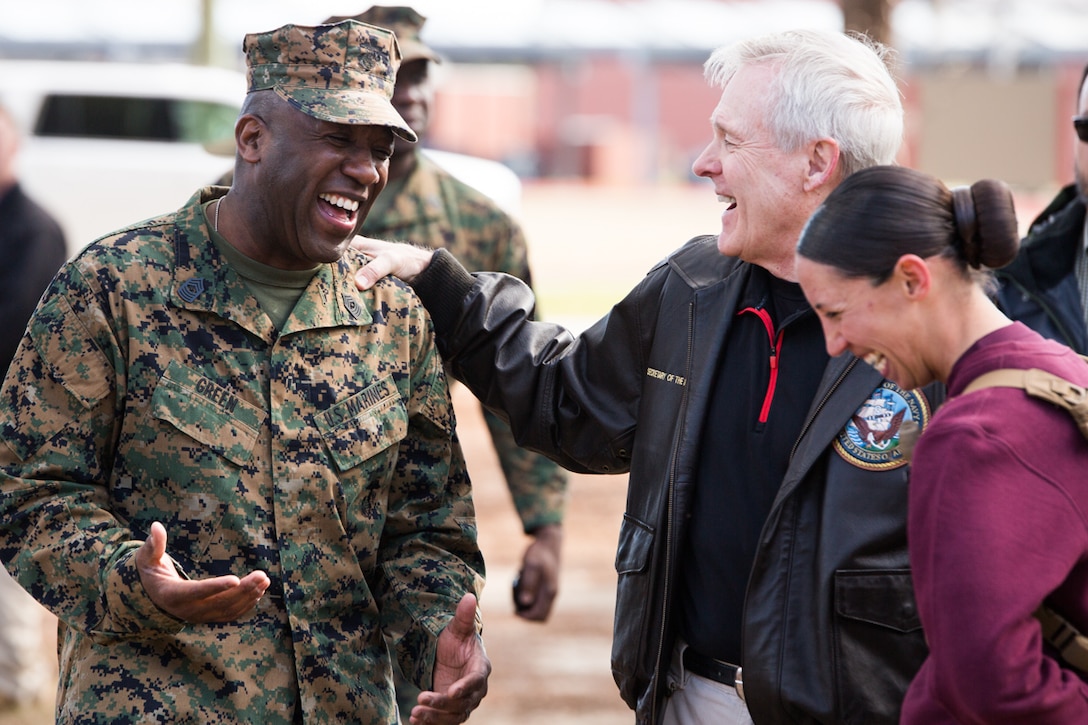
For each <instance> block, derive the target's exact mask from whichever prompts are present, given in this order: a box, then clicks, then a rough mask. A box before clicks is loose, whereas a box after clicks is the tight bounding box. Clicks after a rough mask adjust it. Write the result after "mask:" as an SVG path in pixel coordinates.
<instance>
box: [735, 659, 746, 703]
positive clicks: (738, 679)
mask: <svg viewBox="0 0 1088 725" xmlns="http://www.w3.org/2000/svg"><path fill="white" fill-rule="evenodd" d="M743 673H744V668H743V667H740V666H739V665H738V666H737V674H735V675H733V689H734V690H736V691H737V697H739V698H740V701H741V702H745V699H744V679H743V678H742V674H743Z"/></svg>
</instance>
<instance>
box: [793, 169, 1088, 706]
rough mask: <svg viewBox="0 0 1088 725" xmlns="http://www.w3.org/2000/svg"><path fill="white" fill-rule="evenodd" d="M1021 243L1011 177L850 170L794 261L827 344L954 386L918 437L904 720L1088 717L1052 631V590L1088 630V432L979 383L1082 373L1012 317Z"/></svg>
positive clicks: (1032, 402)
mask: <svg viewBox="0 0 1088 725" xmlns="http://www.w3.org/2000/svg"><path fill="white" fill-rule="evenodd" d="M1017 247H1018V234H1017V225H1016V214H1015V210H1014V206H1013V199H1012V195H1011V194H1010V192H1009V190H1008V188H1007V187H1006V186H1005V185H1004V184H1002V183H1000V182H997V181H980V182H977V183H975V184H973V185H972V186H971V187H969V188H968V187H960V188H956V189H953V190H951V191H950V190H949V189H948V188H947V187H946V186H945V185H944V184H943V183H941V182H940V181H939V180H937V179H935V178H933V177H931V176H929V175H926V174H923V173H920V172H917V171H912V170H910V169H906V168H901V167H888V166H883V167H875V168H871V169H867V170H865V171H859V172H858V173H856V174H853V175H852V176H850V177H849V178H848V179H847V180H846V181H844V182H843V183H842V184H841V185H840V186H839V187H838V188H837V189H835V191H833V192H832V193H831V194H830V195H829V197H828V198H827V199H826V200H825V201H824V203H823V205H822V206H821V208H820V209H819V210H817V212H816V213H815V214H814V215H813V217H812V219H811V220H810V222H809V224H808V226H807V227H806V228H805V231H804V233H803V234H802V235H801V240H800V242H799V244H798V248H797V252H798V258H797V275H798V277H799V279H800V283H801V286H802V289H803V290H804V292H805V296H806V297H807V298H808V300H809V302H810V303H811V304H812V306H813V308H815V309H816V311H817V312H818V314H819V316H820V320H821V322H822V323H823V327H824V332H825V336H826V339H827V348H828V352H829V353H831V354H832V355H839V354H842V353H847V352H849V353H852V354H854V355H856V356H858V357H860V358H862V359H864V360H866V361H867V362H869V363H870V364H872V365H874V366H875V367H877V368H878V369H879V370H880V372H881V373H882V374H883V375H884V376H885V377H887V378H889V379H891V380H894V381H895V382H896V383H898V384H899V385H901V386H902V387H904V388H908V389H909V388H915V387H919V386H922V385H925V384H926V383H928V382H931V381H933V380H939V381H942V382H944V383H945V384H946V385H947V387H948V394H949V399H948V401H947V402H946V403H945V404H944V405H943V406H942V407H941V409H940V410H939V411H938V412H937V413H936V415H935V416H934V418H933V421H932V423H931V424H930V425H929V427H928V428H927V429H926V433H925V435H923V436H922V437H921V439H920V440H919V441H918V444H917V447H916V448H915V451H914V458H913V464H912V473H911V490H910V508H909V516H908V527H909V528H908V530H909V542H910V557H911V564H912V567H913V572H914V578H915V592H916V596H917V599H918V607H919V612H920V615H921V619H922V625H923V628H924V630H925V633H926V637H927V641H928V643H929V646H930V654H929V657H928V659H927V660H926V662H925V664H924V665H923V666H922V669H921V670H920V671H919V673H918V675H917V677H916V678H915V680H914V682H913V683H912V685H911V687H910V690H909V692H908V694H907V699H906V702H905V704H904V706H903V713H902V722H903V723H926V724H927V725H933V724H935V723H953V722H971V723H996V722H1001V723H1086V722H1088V685H1086V684H1085V681H1084V679H1082V678H1083V677H1084V676H1085V675H1084V674H1083V673H1079V672H1078V671H1077V670H1076V669H1074V667H1073V666H1071V665H1070V664H1068V663H1067V662H1066V661H1065V660H1064V659H1063V658H1062V657H1061V656H1060V655H1059V654H1058V653H1057V651H1056V650H1055V649H1053V648H1052V647H1051V645H1049V644H1047V643H1044V640H1043V637H1042V633H1041V627H1040V623H1039V621H1038V620H1037V619H1036V618H1035V617H1034V616H1033V615H1034V613H1035V612H1036V610H1037V609H1038V608H1039V607H1040V605H1041V604H1043V603H1044V602H1046V604H1047V605H1048V606H1049V607H1051V608H1052V609H1053V610H1055V611H1057V612H1059V613H1061V614H1062V615H1064V616H1065V617H1066V618H1067V619H1068V620H1069V621H1070V622H1071V623H1072V624H1073V625H1074V626H1076V627H1077V628H1078V629H1080V630H1082V631H1084V630H1088V441H1085V440H1084V438H1083V437H1082V435H1081V433H1080V432H1079V430H1078V428H1077V426H1076V425H1075V424H1074V423H1073V419H1072V417H1071V416H1070V415H1069V413H1068V412H1066V411H1064V410H1061V409H1059V408H1058V407H1056V406H1053V405H1051V404H1049V403H1046V402H1043V401H1040V400H1038V399H1036V398H1032V397H1030V396H1028V395H1027V394H1025V392H1024V391H1023V390H1020V389H1017V388H1009V387H990V388H985V389H981V390H978V391H975V392H969V393H965V392H964V389H965V388H966V387H967V385H968V384H969V383H971V382H972V381H973V380H975V379H976V378H978V377H979V376H980V375H983V374H984V373H987V372H990V371H992V370H995V369H1000V368H1014V369H1028V368H1038V369H1041V370H1044V371H1048V372H1050V373H1054V374H1056V375H1059V376H1061V377H1063V378H1066V379H1067V380H1071V381H1073V382H1074V383H1077V384H1079V385H1082V386H1088V366H1086V365H1085V364H1084V362H1082V361H1081V360H1080V358H1078V356H1077V355H1076V354H1074V353H1073V352H1072V351H1071V350H1069V349H1068V348H1065V347H1063V346H1061V345H1059V344H1057V343H1055V342H1052V341H1049V340H1045V339H1043V338H1042V337H1040V336H1039V335H1038V334H1036V333H1034V332H1032V331H1031V330H1029V329H1028V328H1027V327H1025V326H1024V325H1022V324H1020V323H1013V322H1011V321H1010V320H1009V319H1008V318H1006V317H1005V316H1004V315H1003V314H1002V313H1001V312H1000V311H999V310H998V309H997V308H996V307H995V306H994V304H993V303H992V302H991V301H990V297H989V294H988V293H989V284H988V282H989V272H988V270H990V269H994V268H997V267H1001V266H1004V265H1005V264H1007V263H1009V262H1010V261H1012V259H1013V257H1014V256H1015V255H1016V251H1017Z"/></svg>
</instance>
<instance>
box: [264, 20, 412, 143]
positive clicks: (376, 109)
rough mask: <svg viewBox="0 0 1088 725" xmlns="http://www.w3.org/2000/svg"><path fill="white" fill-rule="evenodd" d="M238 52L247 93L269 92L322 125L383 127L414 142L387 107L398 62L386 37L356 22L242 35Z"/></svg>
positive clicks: (287, 27)
mask: <svg viewBox="0 0 1088 725" xmlns="http://www.w3.org/2000/svg"><path fill="white" fill-rule="evenodd" d="M242 50H243V51H244V52H245V54H246V76H247V80H248V81H249V90H248V92H250V93H252V92H253V91H262V90H268V89H271V90H274V91H275V92H276V94H277V95H279V97H280V98H282V99H283V100H285V101H287V102H288V103H290V104H291V105H292V106H294V107H295V108H297V109H298V110H300V111H302V112H303V113H306V114H308V115H310V116H313V117H314V118H318V119H321V120H322V121H331V122H332V123H350V124H365V125H370V126H388V127H390V128H391V129H393V133H395V134H396V135H397V136H400V137H401V138H403V139H405V140H407V141H412V142H413V143H414V142H415V141H416V140H417V137H416V134H415V131H413V130H412V129H411V128H410V127H409V126H408V124H407V123H405V122H404V119H403V118H401V116H400V114H399V113H397V110H396V109H395V108H393V103H392V101H391V99H392V98H393V82H394V79H395V78H396V75H397V68H398V67H399V66H400V58H401V55H400V49H399V47H398V45H397V39H396V38H395V37H394V36H393V33H392V32H391V31H389V30H387V29H385V28H378V27H375V26H373V25H366V24H364V23H360V22H357V21H355V20H345V21H343V22H340V23H336V24H332V25H318V26H316V27H307V26H302V25H284V26H283V27H282V28H277V29H276V30H272V31H270V32H267V33H250V34H249V35H246V37H245V41H244V42H243V43H242Z"/></svg>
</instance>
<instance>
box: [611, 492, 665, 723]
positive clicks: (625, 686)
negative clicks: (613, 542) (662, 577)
mask: <svg viewBox="0 0 1088 725" xmlns="http://www.w3.org/2000/svg"><path fill="white" fill-rule="evenodd" d="M653 543H654V529H653V527H652V526H650V525H649V524H646V523H643V522H642V521H639V520H638V519H636V518H634V517H632V516H631V515H630V514H626V513H625V514H624V515H623V523H622V524H621V525H620V537H619V546H618V547H617V549H616V573H617V574H618V575H619V582H618V585H617V587H616V612H617V614H618V615H619V614H620V613H622V616H617V617H616V619H615V628H614V632H613V639H612V677H613V678H614V679H615V680H616V684H617V685H618V686H619V689H620V696H621V697H623V699H624V701H625V702H626V703H627V704H628V706H630V707H631V709H635V708H637V706H638V700H639V697H640V696H641V695H642V693H643V690H644V689H645V688H646V686H647V685H648V684H649V682H650V679H651V678H652V676H653V661H654V658H655V657H656V654H657V653H656V652H647V651H646V650H647V647H649V646H650V644H651V640H652V639H653V638H652V637H651V636H649V635H651V634H652V633H651V632H650V630H651V629H653V630H654V632H653V633H656V628H655V627H651V624H650V623H649V620H650V612H651V610H653V609H654V608H656V607H657V606H658V603H657V602H656V601H655V600H654V599H653V597H654V593H653V592H651V591H650V571H649V570H650V555H651V552H652V550H653Z"/></svg>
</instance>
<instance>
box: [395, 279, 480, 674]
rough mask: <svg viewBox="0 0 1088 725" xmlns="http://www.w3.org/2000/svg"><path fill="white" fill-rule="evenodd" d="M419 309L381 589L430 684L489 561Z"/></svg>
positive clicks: (412, 662) (402, 656) (400, 652)
mask: <svg viewBox="0 0 1088 725" xmlns="http://www.w3.org/2000/svg"><path fill="white" fill-rule="evenodd" d="M412 298H413V299H415V296H414V295H412ZM412 316H413V318H414V319H413V320H412V322H411V324H410V325H409V329H410V330H412V331H414V336H415V339H414V340H413V343H412V361H413V362H412V373H411V377H410V380H409V381H408V384H407V391H406V394H407V399H408V411H409V430H408V434H407V435H406V436H405V438H404V439H403V440H402V441H401V443H400V450H399V452H398V456H397V464H396V468H395V473H394V479H393V481H392V483H391V485H390V493H389V511H388V516H387V521H386V525H385V530H384V533H383V535H382V543H381V546H382V552H381V556H380V559H381V561H382V562H383V563H382V577H383V581H382V582H381V583H380V584H379V587H378V596H379V597H380V598H381V599H382V600H383V603H382V618H383V622H382V624H383V628H384V629H385V631H386V632H387V633H389V634H390V635H391V636H392V638H393V640H394V649H395V651H396V656H397V659H398V663H399V664H400V667H401V670H402V671H403V672H404V674H405V675H406V676H407V677H408V679H409V680H411V681H412V682H414V683H415V684H416V685H417V686H419V687H421V688H423V689H428V688H429V687H430V684H431V671H432V666H433V663H434V654H435V646H436V642H437V637H438V635H439V633H441V631H442V630H443V629H444V628H445V626H446V625H447V624H448V623H449V621H450V619H452V617H453V613H454V610H455V609H456V607H457V603H458V602H459V601H460V599H461V597H462V596H463V595H464V594H465V593H467V592H473V593H474V594H476V596H477V598H479V596H480V594H481V591H482V588H483V575H484V563H483V558H482V556H481V554H480V550H479V548H478V546H477V541H476V518H475V511H474V508H473V503H472V493H471V485H470V482H469V477H468V472H467V470H466V467H465V460H464V456H463V454H462V452H461V446H460V444H459V443H458V441H457V437H456V432H455V421H454V416H453V408H452V403H451V400H450V395H449V390H448V387H447V383H446V378H445V373H444V372H443V369H442V363H441V359H440V358H439V356H438V353H437V351H436V350H435V348H434V339H433V330H432V328H431V323H430V318H429V317H427V316H426V313H425V312H424V311H423V307H422V305H420V304H419V303H418V301H416V302H415V304H414V309H413V310H412ZM410 334H412V333H410Z"/></svg>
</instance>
